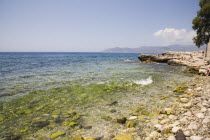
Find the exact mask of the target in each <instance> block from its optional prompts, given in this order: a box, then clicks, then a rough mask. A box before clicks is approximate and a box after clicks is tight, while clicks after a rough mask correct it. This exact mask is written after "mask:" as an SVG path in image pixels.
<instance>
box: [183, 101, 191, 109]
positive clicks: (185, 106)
mask: <svg viewBox="0 0 210 140" xmlns="http://www.w3.org/2000/svg"><path fill="white" fill-rule="evenodd" d="M191 106H192V103H190V102H189V103H187V104H184V105H183V107H184V108H190V107H191Z"/></svg>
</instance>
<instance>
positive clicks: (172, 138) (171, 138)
mask: <svg viewBox="0 0 210 140" xmlns="http://www.w3.org/2000/svg"><path fill="white" fill-rule="evenodd" d="M168 140H176V138H175V137H174V136H169V137H168Z"/></svg>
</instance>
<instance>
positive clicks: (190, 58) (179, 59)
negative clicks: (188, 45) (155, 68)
mask: <svg viewBox="0 0 210 140" xmlns="http://www.w3.org/2000/svg"><path fill="white" fill-rule="evenodd" d="M138 58H139V60H140V61H141V62H142V63H167V64H168V65H172V66H186V67H188V69H189V71H194V72H197V73H199V74H204V75H205V73H206V72H207V70H206V68H207V67H208V63H209V62H208V61H207V59H205V56H204V51H195V52H172V51H169V52H164V53H162V55H149V54H142V55H140V56H139V57H138Z"/></svg>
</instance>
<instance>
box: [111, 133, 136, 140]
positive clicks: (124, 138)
mask: <svg viewBox="0 0 210 140" xmlns="http://www.w3.org/2000/svg"><path fill="white" fill-rule="evenodd" d="M114 140H133V137H132V136H131V135H128V134H120V135H118V136H116V137H115V138H114Z"/></svg>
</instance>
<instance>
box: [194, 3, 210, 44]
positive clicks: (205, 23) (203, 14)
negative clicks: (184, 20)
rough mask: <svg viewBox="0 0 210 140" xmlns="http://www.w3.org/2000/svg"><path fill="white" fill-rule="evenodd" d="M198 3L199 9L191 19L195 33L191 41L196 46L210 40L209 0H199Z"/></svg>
mask: <svg viewBox="0 0 210 140" xmlns="http://www.w3.org/2000/svg"><path fill="white" fill-rule="evenodd" d="M199 5H200V7H201V9H200V10H199V11H198V12H197V17H195V18H194V19H193V21H192V24H193V26H192V28H193V29H194V30H196V33H197V36H196V37H194V38H193V41H194V43H195V44H196V46H198V47H200V46H202V45H205V44H208V42H209V41H210V0H200V3H199Z"/></svg>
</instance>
